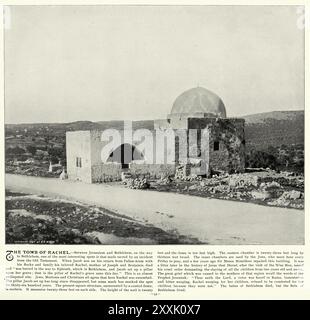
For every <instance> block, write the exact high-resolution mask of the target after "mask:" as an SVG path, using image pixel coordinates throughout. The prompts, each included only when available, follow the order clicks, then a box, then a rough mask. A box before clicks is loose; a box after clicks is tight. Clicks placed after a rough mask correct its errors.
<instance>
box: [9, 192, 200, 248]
mask: <svg viewBox="0 0 310 320" xmlns="http://www.w3.org/2000/svg"><path fill="white" fill-rule="evenodd" d="M6 242H7V243H41V244H132V245H134V244H162V243H164V244H169V243H171V244H193V243H199V241H198V240H197V239H190V238H187V237H184V236H183V237H182V236H180V235H179V234H177V232H176V231H174V232H173V231H171V232H170V233H169V232H165V231H163V230H161V229H159V228H155V227H153V226H150V225H143V224H139V223H137V222H136V221H134V220H132V219H128V218H126V217H124V216H120V215H118V214H115V213H113V212H112V211H109V210H106V209H102V208H98V207H96V206H85V205H82V204H78V203H74V202H70V201H60V200H55V199H52V198H48V197H44V196H37V195H30V194H24V193H15V192H11V191H7V192H6Z"/></svg>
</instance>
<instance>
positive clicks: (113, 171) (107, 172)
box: [91, 162, 122, 183]
mask: <svg viewBox="0 0 310 320" xmlns="http://www.w3.org/2000/svg"><path fill="white" fill-rule="evenodd" d="M91 173H92V183H101V182H109V181H120V180H121V174H122V165H121V164H120V163H113V162H110V163H102V164H99V165H93V166H92V168H91Z"/></svg>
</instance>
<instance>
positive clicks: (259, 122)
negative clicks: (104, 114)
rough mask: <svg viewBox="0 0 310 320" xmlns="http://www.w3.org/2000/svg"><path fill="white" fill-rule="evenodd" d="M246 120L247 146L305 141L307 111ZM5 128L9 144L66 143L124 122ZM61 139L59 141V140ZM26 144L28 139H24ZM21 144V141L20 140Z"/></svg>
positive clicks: (139, 124) (147, 124) (138, 124)
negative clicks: (72, 136)
mask: <svg viewBox="0 0 310 320" xmlns="http://www.w3.org/2000/svg"><path fill="white" fill-rule="evenodd" d="M243 118H244V119H245V120H246V123H245V136H246V145H247V147H248V148H250V149H251V148H255V149H260V150H263V149H266V147H268V146H274V147H277V146H281V145H282V144H285V145H292V144H303V143H304V111H303V110H300V111H273V112H265V113H258V114H253V115H247V116H244V117H243ZM5 128H6V137H7V138H8V137H11V138H12V139H10V140H8V139H7V141H6V142H7V145H14V144H16V143H17V141H16V138H15V136H16V134H17V135H18V134H22V135H23V137H24V136H29V138H31V139H30V142H31V141H32V138H33V137H41V138H46V140H47V141H48V140H51V139H56V140H58V142H60V143H64V139H65V132H66V131H75V130H92V129H97V130H105V129H108V128H114V129H122V128H123V121H121V120H114V121H98V122H92V121H76V122H70V123H34V124H8V125H6V126H5ZM141 128H143V129H152V128H154V124H153V121H152V120H144V121H142V120H141V121H134V122H133V129H134V130H135V129H141ZM17 140H19V138H17ZM59 140H60V141H59ZM24 143H25V141H24ZM17 144H18V143H17Z"/></svg>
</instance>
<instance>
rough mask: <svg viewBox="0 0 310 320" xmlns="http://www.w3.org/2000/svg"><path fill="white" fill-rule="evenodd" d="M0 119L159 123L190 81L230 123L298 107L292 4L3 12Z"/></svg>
mask: <svg viewBox="0 0 310 320" xmlns="http://www.w3.org/2000/svg"><path fill="white" fill-rule="evenodd" d="M8 14H9V16H10V25H9V27H8V28H6V30H5V43H4V45H5V121H6V123H34V122H71V121H78V120H90V121H104V120H114V119H115V120H122V119H124V120H130V119H131V120H141V119H161V118H166V116H167V114H169V113H170V110H171V108H172V105H173V102H174V100H175V99H176V98H177V96H178V95H180V94H181V93H182V92H184V91H185V90H188V89H190V88H193V87H197V86H198V85H199V86H201V87H205V88H207V89H209V90H211V91H213V92H215V93H216V94H217V95H219V96H220V97H221V98H222V100H223V101H224V104H225V106H226V110H227V115H228V116H229V117H238V116H242V115H248V114H253V113H260V112H268V111H274V110H300V109H303V108H304V30H300V29H299V28H297V19H298V17H299V16H298V11H297V7H295V6H10V7H9V13H8Z"/></svg>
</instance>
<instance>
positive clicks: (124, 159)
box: [107, 143, 144, 169]
mask: <svg viewBox="0 0 310 320" xmlns="http://www.w3.org/2000/svg"><path fill="white" fill-rule="evenodd" d="M133 160H144V156H143V153H142V152H140V151H139V150H138V149H137V148H136V147H135V146H133V145H131V144H129V143H123V144H121V145H120V146H119V147H117V148H116V149H114V150H113V151H112V152H111V154H110V155H109V158H108V159H107V161H108V162H117V163H121V164H122V169H128V168H129V163H131V162H132V161H133Z"/></svg>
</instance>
